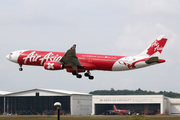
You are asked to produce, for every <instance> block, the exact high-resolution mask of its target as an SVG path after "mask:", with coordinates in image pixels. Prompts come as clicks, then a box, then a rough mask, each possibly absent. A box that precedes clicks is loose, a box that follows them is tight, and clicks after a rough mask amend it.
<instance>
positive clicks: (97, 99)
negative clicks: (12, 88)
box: [0, 89, 180, 115]
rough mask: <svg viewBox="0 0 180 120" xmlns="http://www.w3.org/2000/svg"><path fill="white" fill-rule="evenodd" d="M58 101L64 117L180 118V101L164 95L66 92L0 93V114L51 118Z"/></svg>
mask: <svg viewBox="0 0 180 120" xmlns="http://www.w3.org/2000/svg"><path fill="white" fill-rule="evenodd" d="M55 102H60V103H61V104H62V106H61V114H63V115H68V114H69V115H102V114H106V112H107V111H108V110H113V105H116V107H117V109H120V110H130V111H131V113H135V114H143V115H156V114H168V115H180V99H174V98H169V97H166V96H163V95H91V94H87V93H79V92H72V91H65V90H53V89H30V90H25V91H20V92H12V93H10V92H3V91H0V114H18V115H54V114H57V109H56V107H54V103H55Z"/></svg>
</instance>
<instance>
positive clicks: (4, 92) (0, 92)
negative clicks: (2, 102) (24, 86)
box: [0, 91, 11, 96]
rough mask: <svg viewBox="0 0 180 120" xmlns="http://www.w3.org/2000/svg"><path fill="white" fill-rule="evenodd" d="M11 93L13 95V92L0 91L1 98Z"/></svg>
mask: <svg viewBox="0 0 180 120" xmlns="http://www.w3.org/2000/svg"><path fill="white" fill-rule="evenodd" d="M9 93H11V92H6V91H0V96H3V95H5V94H9Z"/></svg>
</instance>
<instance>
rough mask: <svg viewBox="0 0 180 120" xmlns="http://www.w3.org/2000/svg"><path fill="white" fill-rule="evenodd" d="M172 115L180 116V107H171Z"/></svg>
mask: <svg viewBox="0 0 180 120" xmlns="http://www.w3.org/2000/svg"><path fill="white" fill-rule="evenodd" d="M171 114H180V105H177V104H176V105H174V104H172V105H171Z"/></svg>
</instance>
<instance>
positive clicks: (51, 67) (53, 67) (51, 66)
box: [44, 62, 64, 70]
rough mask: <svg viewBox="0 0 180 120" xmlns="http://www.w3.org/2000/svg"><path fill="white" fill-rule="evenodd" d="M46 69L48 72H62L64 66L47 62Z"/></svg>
mask: <svg viewBox="0 0 180 120" xmlns="http://www.w3.org/2000/svg"><path fill="white" fill-rule="evenodd" d="M44 69H46V70H62V69H64V66H63V65H62V64H60V63H58V62H45V63H44Z"/></svg>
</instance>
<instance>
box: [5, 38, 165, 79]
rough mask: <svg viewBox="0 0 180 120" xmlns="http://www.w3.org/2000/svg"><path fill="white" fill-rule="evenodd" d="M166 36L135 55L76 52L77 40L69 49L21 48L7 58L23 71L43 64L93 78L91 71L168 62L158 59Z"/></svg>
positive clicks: (47, 67) (140, 66)
mask: <svg viewBox="0 0 180 120" xmlns="http://www.w3.org/2000/svg"><path fill="white" fill-rule="evenodd" d="M166 42H167V37H166V36H164V35H160V36H159V37H158V38H157V39H156V40H155V41H154V42H153V43H152V44H151V45H150V46H149V47H148V48H147V49H145V50H144V51H143V52H142V53H140V54H139V55H135V56H117V55H100V54H85V53H76V45H75V44H74V45H73V46H72V47H71V48H70V49H69V50H67V52H53V51H38V50H18V51H14V52H11V53H10V54H9V55H7V56H6V58H7V59H8V60H10V61H12V62H15V63H17V64H19V66H20V68H19V70H20V71H22V70H23V68H22V66H23V65H33V66H44V69H46V70H63V69H66V71H67V72H70V73H72V74H73V75H75V76H76V77H77V78H81V77H82V75H81V74H80V73H81V72H85V74H84V76H85V77H88V78H89V79H91V80H92V79H94V76H92V75H91V73H90V71H92V70H103V71H125V70H133V69H137V68H142V67H147V66H151V65H155V64H159V63H163V62H165V60H164V59H159V55H160V54H161V52H162V50H163V48H164V46H165V44H166Z"/></svg>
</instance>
